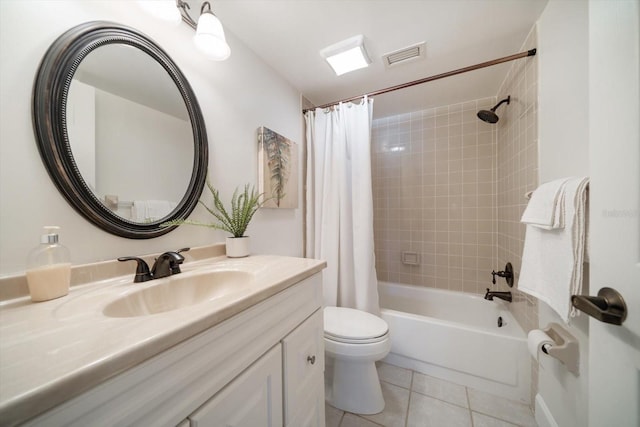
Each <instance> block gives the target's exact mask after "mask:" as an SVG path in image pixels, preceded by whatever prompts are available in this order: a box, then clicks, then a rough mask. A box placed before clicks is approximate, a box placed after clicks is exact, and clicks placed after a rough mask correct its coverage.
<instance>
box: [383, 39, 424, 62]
mask: <svg viewBox="0 0 640 427" xmlns="http://www.w3.org/2000/svg"><path fill="white" fill-rule="evenodd" d="M425 47H426V43H425V42H421V43H416V44H414V45H411V46H408V47H405V48H402V49H399V50H396V51H393V52H391V53H387V54H385V55H382V61H383V62H384V65H385V66H386V67H387V68H389V67H395V66H396V65H400V64H406V63H407V62H412V61H417V60H419V59H424V58H425Z"/></svg>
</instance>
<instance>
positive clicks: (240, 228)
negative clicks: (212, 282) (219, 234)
mask: <svg viewBox="0 0 640 427" xmlns="http://www.w3.org/2000/svg"><path fill="white" fill-rule="evenodd" d="M207 187H208V188H209V191H210V192H211V195H212V196H213V205H212V206H211V207H209V206H207V204H206V203H204V202H203V201H202V200H199V201H198V203H200V204H201V205H202V206H204V208H205V209H206V210H207V212H209V213H210V214H211V215H213V217H214V218H215V219H216V220H217V222H213V223H206V222H200V221H195V220H190V219H179V220H174V221H168V222H165V223H164V224H163V225H166V226H171V225H182V224H188V225H199V226H203V227H209V228H215V229H217V230H222V231H226V232H228V233H230V234H231V235H232V237H227V239H226V250H227V256H228V257H230V258H241V257H246V256H248V255H249V236H245V234H244V233H245V232H246V230H247V227H248V226H249V223H250V222H251V218H253V215H254V214H255V213H256V211H257V210H258V209H259V208H260V207H261V206H262V205H263V204H264V203H265V202H266V200H263V201H260V198H261V197H262V196H263V194H258V193H257V192H256V191H255V189H254V187H250V186H249V184H246V185H245V186H244V190H243V191H242V192H241V193H239V188H236V189H235V191H234V192H233V196H232V198H231V209H230V210H227V208H225V207H224V204H223V203H222V200H220V194H219V192H218V190H216V189H215V188H214V187H213V186H212V185H211V183H210V182H209V180H207Z"/></svg>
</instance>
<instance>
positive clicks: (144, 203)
mask: <svg viewBox="0 0 640 427" xmlns="http://www.w3.org/2000/svg"><path fill="white" fill-rule="evenodd" d="M176 206H177V204H176V203H174V202H170V201H168V200H134V202H133V207H132V208H131V217H132V218H131V219H132V220H133V221H136V222H153V221H158V220H159V219H162V218H164V217H166V216H167V215H169V214H170V213H171V211H173V210H174V209H175V208H176Z"/></svg>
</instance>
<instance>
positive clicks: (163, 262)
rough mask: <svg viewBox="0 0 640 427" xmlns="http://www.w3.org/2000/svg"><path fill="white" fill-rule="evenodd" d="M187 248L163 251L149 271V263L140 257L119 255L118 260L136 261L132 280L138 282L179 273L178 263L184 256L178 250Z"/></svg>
mask: <svg viewBox="0 0 640 427" xmlns="http://www.w3.org/2000/svg"><path fill="white" fill-rule="evenodd" d="M188 250H189V248H182V249H179V250H177V251H175V252H174V251H169V252H165V253H163V254H162V255H160V256H159V257H158V258H156V261H155V263H154V264H153V268H152V269H151V271H149V265H148V264H147V263H146V262H145V260H143V259H142V258H138V257H134V256H128V257H120V258H118V261H136V262H137V263H138V265H137V266H136V275H135V277H134V278H133V282H134V283H140V282H146V281H147V280H152V279H160V278H162V277H167V276H171V275H172V274H178V273H180V264H182V263H183V262H184V257H183V256H182V255H180V252H185V251H188Z"/></svg>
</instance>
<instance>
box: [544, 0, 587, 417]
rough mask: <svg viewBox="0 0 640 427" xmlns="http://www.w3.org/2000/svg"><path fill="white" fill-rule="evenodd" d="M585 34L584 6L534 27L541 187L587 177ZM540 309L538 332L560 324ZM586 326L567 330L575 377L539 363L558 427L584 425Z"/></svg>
mask: <svg viewBox="0 0 640 427" xmlns="http://www.w3.org/2000/svg"><path fill="white" fill-rule="evenodd" d="M588 30H589V27H588V2H586V1H566V0H550V1H549V3H548V4H547V7H546V8H545V10H544V11H543V13H542V15H541V16H540V20H539V21H538V55H539V59H538V60H539V71H538V72H539V80H538V84H539V88H538V102H539V104H538V132H539V139H538V150H539V163H538V167H539V180H540V183H543V182H547V181H550V180H553V179H556V178H560V177H563V176H572V175H574V176H584V175H589V158H588V149H589V145H588V144H589V135H588V129H589V121H588V113H589V104H588V89H589V81H588V67H589V61H588V59H589V57H588V41H589V35H588ZM584 277H585V286H584V287H585V289H584V293H588V280H587V278H588V270H585V274H584ZM538 306H539V312H538V317H539V322H540V327H541V328H544V327H546V326H547V325H548V324H549V322H557V323H560V324H563V322H562V320H561V319H560V317H559V316H558V315H557V314H556V313H555V312H554V311H553V310H551V309H550V308H549V307H548V306H547V305H546V304H545V303H543V302H540V303H539V304H538ZM588 326H589V322H588V319H587V316H586V315H581V316H579V317H578V318H575V319H572V320H571V324H570V325H568V326H566V327H567V330H568V331H569V332H570V333H571V334H572V335H574V336H575V337H576V338H577V339H578V341H579V346H580V375H579V376H577V377H576V376H575V375H573V374H571V373H570V372H568V371H567V370H566V368H565V367H564V366H563V365H562V364H561V363H560V362H558V361H556V360H553V359H551V358H548V357H545V358H541V362H540V369H539V378H538V381H539V383H538V394H540V395H541V396H542V398H543V399H544V402H545V403H546V405H547V407H548V408H549V410H550V412H551V415H552V416H553V418H554V419H555V422H557V424H558V425H559V426H562V427H565V426H566V427H572V426H575V427H579V426H585V425H587V412H588V411H587V404H588V401H587V398H588V372H587V371H588V354H589V341H588V338H589V337H588ZM539 416H541V414H540V413H536V418H538V417H539ZM540 425H546V424H544V423H540Z"/></svg>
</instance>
